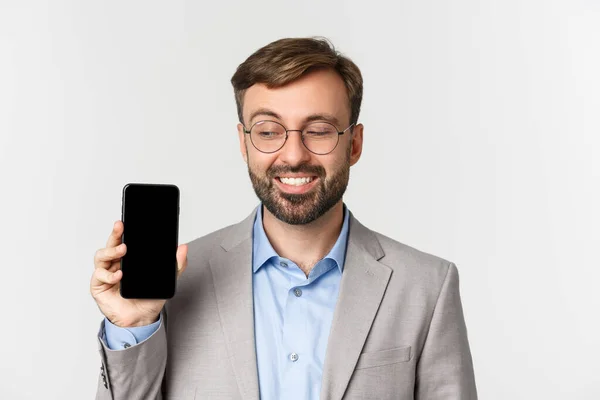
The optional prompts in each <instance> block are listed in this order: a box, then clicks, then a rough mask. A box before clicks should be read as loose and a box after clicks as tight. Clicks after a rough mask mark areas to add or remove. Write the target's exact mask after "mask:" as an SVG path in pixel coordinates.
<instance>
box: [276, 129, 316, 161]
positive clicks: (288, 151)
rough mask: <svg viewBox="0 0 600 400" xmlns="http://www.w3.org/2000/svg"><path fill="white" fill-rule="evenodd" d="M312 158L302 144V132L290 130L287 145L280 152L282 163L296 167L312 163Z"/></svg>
mask: <svg viewBox="0 0 600 400" xmlns="http://www.w3.org/2000/svg"><path fill="white" fill-rule="evenodd" d="M310 157H311V155H310V151H308V149H307V148H306V146H304V143H302V131H297V130H289V131H288V138H287V140H286V142H285V145H284V146H283V148H282V149H281V150H280V154H279V158H280V159H281V161H283V162H284V163H286V164H288V165H292V166H294V165H300V164H303V163H306V162H307V161H310Z"/></svg>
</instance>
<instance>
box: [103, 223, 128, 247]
mask: <svg viewBox="0 0 600 400" xmlns="http://www.w3.org/2000/svg"><path fill="white" fill-rule="evenodd" d="M124 229H125V226H124V225H123V222H122V221H121V220H119V221H115V223H114V224H113V229H112V232H111V233H110V236H109V237H108V241H107V242H106V247H117V246H118V245H120V244H121V243H122V238H123V231H124Z"/></svg>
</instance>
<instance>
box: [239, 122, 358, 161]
mask: <svg viewBox="0 0 600 400" xmlns="http://www.w3.org/2000/svg"><path fill="white" fill-rule="evenodd" d="M261 122H274V123H276V124H278V125H280V126H281V127H282V128H283V129H284V130H285V139H284V140H283V144H282V145H281V147H280V148H278V149H277V150H273V151H262V150H261V149H259V148H258V147H256V145H255V144H254V141H253V140H252V136H250V143H252V146H253V147H254V148H255V149H256V150H258V151H260V152H261V153H264V154H273V153H277V152H278V151H279V150H281V149H283V146H285V144H286V143H287V140H288V137H289V132H300V140H301V141H302V144H303V145H304V147H306V150H308V151H310V152H311V153H313V154H315V155H318V156H325V155H327V154H331V153H333V151H334V150H335V149H337V146H338V144H340V136H341V135H343V134H344V133H346V131H347V130H348V129H350V128H352V127H353V126H355V125H356V123H355V122H353V123H351V124H350V125H348V127H347V128H346V129H344V130H343V131H339V130H338V127H337V126H335V125H334V124H332V123H331V122H328V121H311V122H309V123H308V124H306V126H304V128H302V129H287V128H286V127H285V126H284V125H283V124H282V123H281V122H277V121H273V120H270V119H262V120H260V121H256V122H255V123H253V124H252V126H251V127H250V129H246V125H244V124H243V123H242V127H243V128H244V133H245V134H247V135H250V133H251V132H252V128H254V126H255V125H256V124H258V123H261ZM314 123H325V124H329V125H331V126H333V127H334V128H335V130H336V132H337V134H338V136H337V138H338V140H337V142H336V143H335V146H334V147H333V149H331V150H330V151H328V152H327V153H315V152H314V151H312V150H311V149H309V148H308V146H307V145H306V143H304V135H303V132H304V129H306V127H307V126H308V125H310V124H314ZM350 132H352V130H351V131H350Z"/></svg>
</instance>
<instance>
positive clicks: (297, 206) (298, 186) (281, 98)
mask: <svg viewBox="0 0 600 400" xmlns="http://www.w3.org/2000/svg"><path fill="white" fill-rule="evenodd" d="M243 115H244V123H245V125H246V127H247V128H248V129H250V127H251V126H252V125H253V124H254V123H255V122H257V121H261V120H272V121H276V122H279V123H281V124H282V125H283V126H285V127H286V128H287V129H298V130H301V129H303V128H304V126H305V125H306V124H307V119H308V118H309V117H314V116H315V115H320V116H322V117H321V118H319V121H325V122H331V123H333V125H335V126H336V127H337V129H338V130H339V131H341V130H344V129H346V128H347V127H348V125H350V109H349V106H348V95H347V92H346V87H345V85H344V82H343V81H342V79H341V77H340V76H339V75H338V74H337V73H336V72H335V71H333V70H320V71H315V72H311V73H310V74H307V75H305V76H303V77H302V78H300V79H299V80H297V81H294V82H292V83H290V84H288V85H286V86H282V87H279V88H273V89H269V88H267V87H266V86H265V85H263V84H256V85H253V86H251V87H250V88H248V89H247V90H246V93H245V96H244V108H243ZM362 129H363V126H362V124H358V125H357V126H355V127H354V128H353V133H352V134H351V133H350V130H347V131H346V133H344V134H343V135H341V137H340V138H339V139H340V140H339V143H338V145H337V147H336V148H335V150H333V151H332V152H331V153H329V154H326V155H316V154H313V153H311V152H310V151H309V150H308V149H307V148H306V147H305V146H304V144H303V143H302V139H301V136H300V132H297V131H294V132H289V137H288V139H287V141H286V142H285V145H284V146H283V148H281V149H280V150H279V151H276V152H275V153H271V154H266V153H262V152H260V151H258V150H257V149H256V148H255V147H254V146H253V145H252V143H251V141H250V138H249V135H247V134H245V133H244V131H243V126H242V124H238V134H239V138H240V150H241V152H242V156H243V157H244V160H245V161H246V163H247V164H248V172H249V175H250V180H251V181H252V186H253V187H254V191H255V192H256V195H257V196H258V198H259V199H260V200H261V201H262V203H263V204H264V206H265V207H266V208H267V210H269V212H271V213H272V214H273V215H275V217H277V218H278V219H279V220H281V221H283V222H286V223H288V224H292V225H303V224H308V223H310V222H312V221H314V220H316V219H318V218H319V217H321V216H322V215H323V214H325V213H326V212H327V211H329V210H330V209H331V208H332V207H333V206H334V205H336V204H337V203H338V202H340V201H341V199H342V196H343V194H344V192H345V190H346V187H347V186H348V179H349V177H350V166H352V165H354V164H355V163H356V162H357V161H358V159H359V158H360V154H361V151H362ZM298 178H303V179H298Z"/></svg>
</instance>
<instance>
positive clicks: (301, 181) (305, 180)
mask: <svg viewBox="0 0 600 400" xmlns="http://www.w3.org/2000/svg"><path fill="white" fill-rule="evenodd" d="M275 179H277V180H278V181H279V182H281V183H284V184H286V185H289V186H304V185H308V184H309V183H311V182H312V181H314V180H315V179H317V177H316V176H305V177H301V178H286V177H280V176H278V177H276V178H275Z"/></svg>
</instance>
